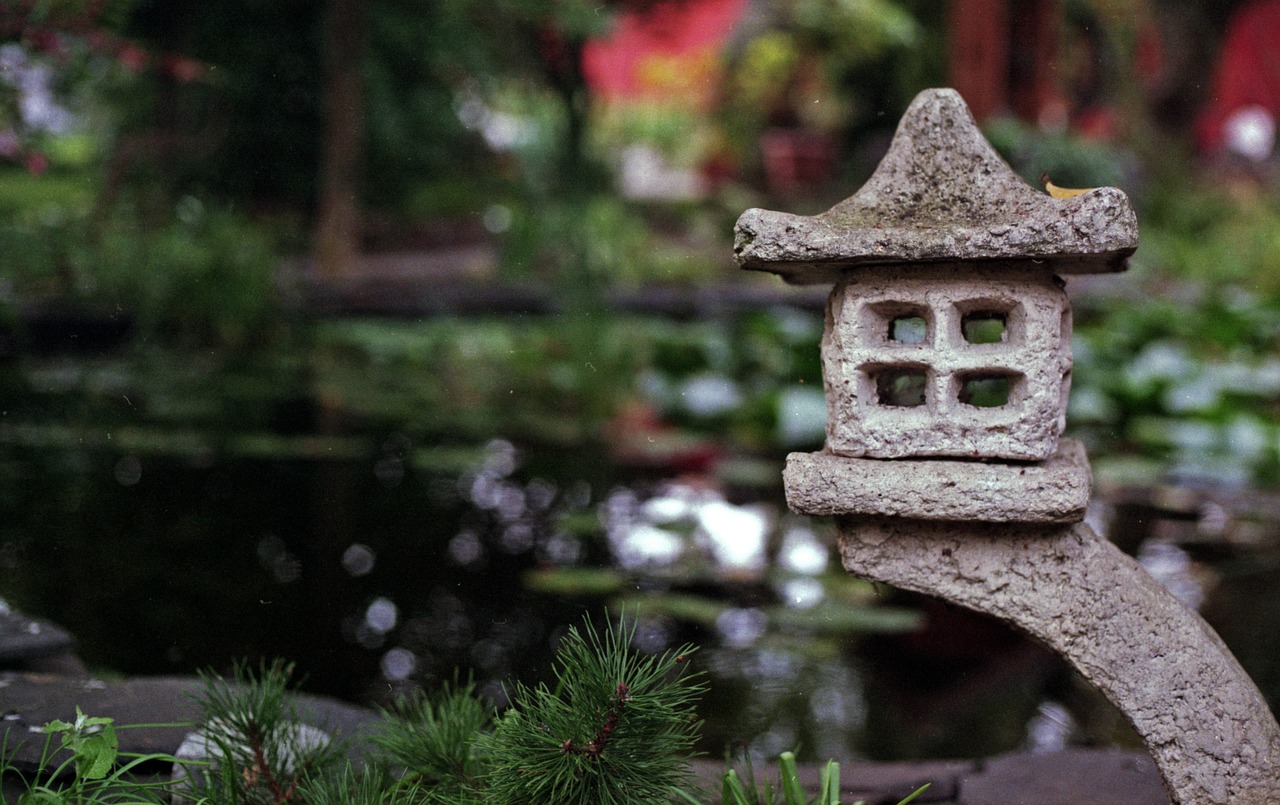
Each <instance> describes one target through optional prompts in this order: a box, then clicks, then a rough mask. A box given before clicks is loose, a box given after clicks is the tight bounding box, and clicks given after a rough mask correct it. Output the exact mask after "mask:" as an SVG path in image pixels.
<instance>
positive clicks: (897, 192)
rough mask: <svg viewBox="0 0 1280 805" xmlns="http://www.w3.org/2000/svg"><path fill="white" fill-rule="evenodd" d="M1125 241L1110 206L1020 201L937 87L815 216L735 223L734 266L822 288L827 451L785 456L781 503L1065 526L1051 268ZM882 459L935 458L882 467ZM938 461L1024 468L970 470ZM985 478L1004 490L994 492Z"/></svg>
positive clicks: (1106, 265) (1062, 361)
mask: <svg viewBox="0 0 1280 805" xmlns="http://www.w3.org/2000/svg"><path fill="white" fill-rule="evenodd" d="M1137 242H1138V226H1137V220H1136V219H1135V217H1134V214H1133V210H1132V209H1131V208H1130V206H1129V202H1128V199H1127V198H1126V197H1125V195H1124V193H1122V192H1121V191H1119V190H1116V189H1115V188H1099V189H1097V190H1094V191H1091V192H1088V193H1083V194H1081V195H1078V196H1075V197H1074V198H1070V199H1054V198H1050V197H1049V196H1047V195H1045V194H1044V193H1041V192H1038V191H1036V190H1034V189H1032V188H1031V187H1029V186H1028V185H1027V184H1026V183H1025V182H1023V181H1022V180H1021V179H1020V178H1019V177H1018V176H1017V175H1016V174H1015V173H1014V172H1013V170H1012V169H1010V168H1009V166H1008V165H1007V164H1006V163H1005V162H1004V160H1002V159H1001V158H1000V157H999V156H998V155H997V154H996V153H995V151H994V150H993V149H992V148H991V146H990V145H989V144H988V143H987V141H986V140H985V139H984V138H983V136H982V133H981V132H980V131H979V130H978V127H977V125H976V124H975V123H974V120H973V116H972V115H970V114H969V110H968V108H967V107H966V106H965V104H964V101H963V100H962V99H961V98H960V96H959V94H957V93H956V92H955V91H953V90H929V91H926V92H924V93H921V94H920V96H918V97H917V98H916V100H915V102H913V103H912V104H911V107H910V108H909V109H908V110H907V113H906V115H905V116H904V117H903V119H902V122H901V124H900V125H899V127H898V132H897V135H896V136H895V137H894V139H893V144H892V145H891V146H890V148H889V152H888V154H887V155H886V156H885V158H884V160H883V161H882V162H881V163H880V166H879V168H877V170H876V172H875V174H874V175H873V176H872V177H871V178H870V180H868V181H867V183H866V184H865V185H864V186H863V187H862V189H860V190H859V191H858V192H857V193H855V194H854V195H853V196H852V197H850V198H848V199H846V200H845V201H842V202H840V203H839V204H837V205H836V206H835V207H833V208H831V209H830V210H828V211H827V212H825V213H822V214H821V215H816V216H812V217H807V216H798V215H790V214H787V213H778V212H768V211H765V210H748V211H747V212H745V213H743V215H742V217H741V218H739V219H738V225H737V231H736V233H735V244H734V251H735V253H736V255H737V258H738V262H739V263H740V264H741V265H742V267H744V268H749V269H757V270H763V271H772V272H774V273H777V274H779V275H781V276H782V277H783V278H784V279H786V280H787V281H789V282H793V283H820V282H832V283H834V285H835V287H834V288H833V290H832V293H831V297H830V300H829V302H828V306H827V328H826V334H825V336H824V338H823V342H822V359H823V380H824V384H825V386H826V393H827V405H828V417H827V443H826V450H825V451H824V452H822V453H817V454H811V455H807V456H806V455H795V456H792V458H791V461H790V462H789V467H788V499H789V502H790V503H791V504H792V507H793V508H795V509H796V510H797V511H801V512H803V513H807V514H868V515H877V514H891V515H901V514H906V513H908V512H907V511H906V510H904V508H903V507H904V506H910V508H911V512H910V513H911V514H912V515H913V516H916V517H921V518H923V519H964V518H975V519H980V520H986V521H1022V522H1071V521H1073V520H1079V519H1080V518H1081V517H1083V514H1084V510H1085V507H1086V506H1087V505H1088V502H1089V469H1088V464H1087V461H1086V460H1085V457H1084V451H1083V449H1082V448H1081V446H1080V445H1079V444H1078V443H1076V442H1073V441H1066V442H1063V441H1062V440H1061V438H1060V437H1061V435H1062V431H1063V428H1064V427H1065V424H1066V407H1067V393H1068V391H1069V389H1070V387H1071V305H1070V302H1069V301H1068V299H1067V295H1066V292H1065V291H1064V289H1063V286H1064V283H1063V281H1062V279H1061V278H1060V275H1064V274H1080V273H1088V272H1108V271H1122V270H1124V268H1125V258H1127V257H1128V256H1129V255H1130V254H1132V253H1133V251H1134V249H1135V248H1136V247H1137ZM899 458H916V459H920V458H943V459H948V460H947V461H928V462H900V463H895V464H891V465H887V464H885V463H884V462H883V461H880V459H899ZM950 459H968V460H980V461H986V462H992V461H996V462H1038V463H1039V465H1038V466H1034V467H1025V466H1019V467H1018V468H1017V469H1009V468H1008V467H1005V468H1003V471H1002V468H1001V467H1000V466H999V465H991V466H989V467H987V468H985V469H980V470H978V471H977V472H976V473H975V470H974V468H972V467H966V466H963V465H957V464H956V463H955V462H954V461H950ZM995 475H1002V476H1005V477H1006V480H1005V481H1004V482H1003V484H1004V486H1003V487H1002V488H1000V490H999V494H996V495H994V496H993V495H992V494H990V493H991V491H992V490H993V487H992V482H991V478H992V477H993V476H995ZM1009 485H1012V486H1013V487H1014V488H1013V489H1010V488H1008V487H1009ZM984 490H985V492H986V493H985V494H984ZM1011 491H1012V492H1014V494H1012V495H1010V494H1008V493H1009V492H1011ZM922 498H923V500H924V502H925V504H926V505H923V506H922V505H917V504H919V503H920V502H921V499H922ZM1010 503H1012V504H1013V505H1014V506H1016V508H1013V509H1011V508H1009V504H1010Z"/></svg>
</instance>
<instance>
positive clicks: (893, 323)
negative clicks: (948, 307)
mask: <svg viewBox="0 0 1280 805" xmlns="http://www.w3.org/2000/svg"><path fill="white" fill-rule="evenodd" d="M862 315H863V326H864V327H865V328H866V329H865V330H864V332H866V333H868V334H869V335H870V337H869V338H868V339H867V342H868V344H869V345H876V346H878V345H881V344H883V345H886V346H899V345H924V344H928V343H930V339H931V336H932V333H931V330H932V319H933V316H932V314H931V312H930V311H929V308H928V307H927V306H925V305H919V304H913V303H911V302H904V301H898V300H887V301H881V302H873V303H871V304H869V305H867V306H866V307H865V308H864V310H863V314H862Z"/></svg>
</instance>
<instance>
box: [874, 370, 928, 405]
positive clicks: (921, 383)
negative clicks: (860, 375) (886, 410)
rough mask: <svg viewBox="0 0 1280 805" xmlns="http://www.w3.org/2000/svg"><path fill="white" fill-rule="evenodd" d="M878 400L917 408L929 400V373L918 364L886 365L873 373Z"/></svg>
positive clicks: (887, 403) (884, 403) (885, 403)
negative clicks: (927, 394) (927, 395)
mask: <svg viewBox="0 0 1280 805" xmlns="http://www.w3.org/2000/svg"><path fill="white" fill-rule="evenodd" d="M872 379H873V382H874V383H875V389H876V402H878V403H879V404H880V405H884V406H889V407H892V408H917V407H919V406H922V405H924V404H925V402H926V401H927V397H926V390H927V389H928V385H929V375H928V373H927V372H926V371H925V370H924V368H922V367H918V366H885V367H881V368H879V369H876V370H875V371H874V373H873V374H872Z"/></svg>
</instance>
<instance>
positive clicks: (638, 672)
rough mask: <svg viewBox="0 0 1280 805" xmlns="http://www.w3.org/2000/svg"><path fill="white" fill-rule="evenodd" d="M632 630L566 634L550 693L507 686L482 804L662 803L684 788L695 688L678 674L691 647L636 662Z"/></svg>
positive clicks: (542, 687) (491, 744) (698, 691)
mask: <svg viewBox="0 0 1280 805" xmlns="http://www.w3.org/2000/svg"><path fill="white" fill-rule="evenodd" d="M633 631H634V628H630V629H628V628H622V627H618V628H610V629H608V630H607V631H606V632H605V634H604V636H603V637H601V636H600V635H599V634H598V633H597V632H594V631H586V632H583V631H580V630H578V629H570V631H569V633H568V635H567V636H566V637H565V638H564V641H563V642H562V643H561V646H560V649H559V652H558V654H557V667H556V677H557V681H558V685H557V687H556V688H555V689H554V690H553V689H551V688H548V687H547V686H545V685H538V686H536V687H527V686H525V685H523V684H517V685H516V686H515V688H514V689H513V690H512V693H511V701H512V706H511V708H510V709H509V710H507V712H505V713H504V714H503V715H502V717H501V718H500V719H499V721H498V723H497V726H496V728H495V730H494V732H493V734H492V736H491V737H490V738H489V739H488V740H486V742H485V748H486V750H487V752H488V754H489V758H490V760H489V763H490V769H489V772H488V773H487V774H486V776H485V782H486V784H487V789H488V795H489V797H491V798H492V799H491V800H490V801H494V802H499V803H543V802H545V803H584V805H585V803H601V804H602V805H611V804H612V803H629V802H664V801H669V800H670V799H671V798H672V796H673V795H674V792H675V790H676V789H677V788H678V787H680V786H682V785H684V784H685V783H686V782H687V778H688V774H689V772H688V766H687V760H686V758H687V756H688V753H689V752H690V751H691V750H692V747H693V743H694V739H695V737H696V734H697V728H698V722H697V720H696V718H695V717H694V710H693V708H694V703H695V701H696V699H697V697H698V696H699V695H700V694H701V692H702V686H701V685H700V684H699V683H697V682H696V681H690V680H691V679H692V677H690V676H686V675H682V674H681V673H680V672H681V671H682V670H683V669H682V667H681V666H683V665H684V663H686V662H687V660H688V656H689V654H690V653H691V652H692V651H693V648H692V647H691V646H684V647H682V648H681V649H679V650H677V651H676V652H667V653H664V654H661V655H658V656H649V657H643V656H640V655H638V654H636V653H634V652H632V651H630V650H629V648H628V646H629V643H630V639H631V636H632V633H633Z"/></svg>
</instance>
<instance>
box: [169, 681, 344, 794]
mask: <svg viewBox="0 0 1280 805" xmlns="http://www.w3.org/2000/svg"><path fill="white" fill-rule="evenodd" d="M292 675H293V666H292V665H289V664H287V663H284V662H282V661H279V660H277V661H275V662H274V663H271V664H269V665H267V664H264V665H263V666H262V667H261V668H260V669H259V670H258V671H256V672H252V671H250V670H249V669H248V667H247V666H246V665H244V664H237V665H236V668H235V672H234V676H233V678H232V679H230V680H227V679H224V678H223V677H221V676H217V675H214V674H205V675H204V676H203V679H204V690H203V692H202V694H201V698H200V706H201V710H202V711H203V715H204V718H203V723H204V727H203V734H204V736H205V739H206V747H207V748H208V751H209V754H210V755H211V757H210V762H209V763H207V764H206V763H202V764H188V766H187V775H188V777H190V778H191V779H192V780H193V787H194V789H195V790H196V791H197V792H199V794H200V796H201V797H203V799H204V801H206V802H207V803H209V805H220V804H221V803H226V804H227V805H233V803H234V804H235V805H253V803H272V805H283V803H290V802H303V801H305V800H304V799H303V798H302V795H301V787H302V784H303V782H304V781H306V780H308V779H311V778H322V777H326V776H329V775H331V774H332V773H334V771H335V770H336V769H337V768H338V765H339V762H340V759H341V747H339V746H337V745H336V744H334V743H331V742H324V741H317V740H315V739H314V738H312V737H310V735H311V734H310V733H308V732H306V731H304V730H303V729H301V728H300V726H299V725H300V724H301V722H300V720H299V718H298V714H297V710H296V707H295V706H294V705H293V704H292V702H291V700H290V699H289V698H288V697H287V696H286V693H287V691H288V689H289V685H290V682H291V677H292Z"/></svg>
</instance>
